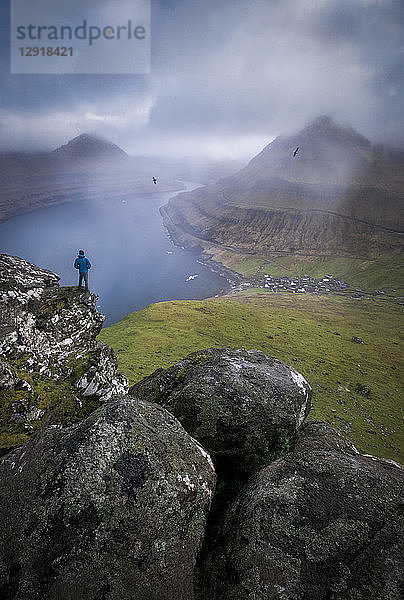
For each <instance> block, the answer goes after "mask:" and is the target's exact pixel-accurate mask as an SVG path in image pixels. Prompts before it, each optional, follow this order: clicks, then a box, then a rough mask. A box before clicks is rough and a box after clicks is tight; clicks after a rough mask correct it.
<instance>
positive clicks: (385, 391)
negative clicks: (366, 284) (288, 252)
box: [99, 290, 404, 462]
mask: <svg viewBox="0 0 404 600" xmlns="http://www.w3.org/2000/svg"><path fill="white" fill-rule="evenodd" d="M401 314H402V307H401V306H399V305H398V304H395V303H393V302H392V301H389V300H387V299H384V298H375V299H372V298H370V299H362V300H353V299H350V298H346V297H339V296H331V295H328V296H311V295H306V296H304V295H299V296H297V295H291V294H273V293H269V292H266V291H264V290H253V291H252V290H248V291H245V292H241V293H238V294H234V295H230V296H224V297H221V298H210V299H207V300H200V301H196V300H195V301H194V300H190V301H171V302H160V303H158V304H152V305H150V306H148V307H147V308H145V309H144V310H141V311H138V312H135V313H132V314H130V315H128V316H126V317H125V318H124V319H122V320H121V321H120V322H119V323H117V324H115V325H113V326H111V327H108V328H106V329H103V330H102V332H101V334H100V336H99V337H100V338H101V340H102V341H104V342H106V343H107V344H109V345H111V346H112V347H113V348H114V350H115V352H116V353H117V356H118V363H119V369H120V370H121V371H123V372H124V373H125V375H126V376H127V377H128V378H129V380H130V382H131V384H133V383H135V382H136V381H139V380H140V379H142V378H143V377H145V376H146V375H148V374H150V373H152V372H153V371H154V370H155V369H157V368H159V367H163V368H167V367H168V366H169V365H171V364H173V363H175V362H177V361H178V360H180V359H182V358H184V357H185V356H186V355H187V354H188V353H189V352H192V351H195V350H199V349H203V348H208V347H222V346H227V347H229V348H247V349H249V348H256V349H259V350H262V351H264V352H265V353H266V354H269V355H271V356H275V357H277V358H279V359H281V360H283V361H285V362H286V363H288V364H290V365H292V366H293V367H295V368H296V369H297V370H298V371H300V372H301V373H302V374H303V375H304V376H305V377H306V378H307V380H308V381H309V383H310V384H311V385H312V387H313V391H314V394H313V409H312V411H311V413H310V418H312V419H322V420H324V421H326V422H328V423H330V424H331V425H333V426H334V427H336V428H337V429H339V430H340V431H341V432H342V433H343V434H344V435H345V436H346V437H347V438H348V439H350V440H351V441H352V442H354V443H355V444H356V445H357V447H358V448H360V449H361V450H362V451H365V452H368V453H370V454H374V455H376V456H381V457H385V458H392V459H395V460H398V461H400V462H404V451H403V447H402V445H401V446H400V442H401V439H402V438H401V433H400V432H401V430H400V420H402V409H403V406H402V404H400V399H401V398H402V397H403V393H402V392H403V389H402V386H401V381H400V367H401V368H402V367H403V364H402V363H403V360H402V351H401V353H400V322H401ZM352 336H356V337H361V338H362V339H363V342H364V343H363V344H357V343H354V342H353V341H352ZM400 411H401V412H400Z"/></svg>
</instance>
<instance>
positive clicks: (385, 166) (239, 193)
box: [162, 116, 404, 257]
mask: <svg viewBox="0 0 404 600" xmlns="http://www.w3.org/2000/svg"><path fill="white" fill-rule="evenodd" d="M403 167H404V162H403V161H402V155H401V158H400V156H399V155H397V154H396V155H395V157H394V160H392V159H391V156H390V155H389V154H388V153H387V152H384V153H383V152H382V151H381V149H378V148H375V147H373V146H372V144H371V143H370V141H369V140H367V139H366V138H365V137H363V136H362V135H360V134H359V133H358V132H356V131H355V130H354V129H352V127H349V126H342V125H339V124H337V123H335V122H334V121H333V120H332V119H331V118H330V117H325V116H323V117H320V118H318V119H316V120H315V121H314V122H312V123H310V124H309V125H308V126H307V127H306V128H304V129H303V130H302V131H300V132H298V133H296V134H294V135H291V136H288V137H284V136H280V137H278V138H276V139H275V140H274V141H273V142H272V143H271V144H269V145H268V146H266V147H265V148H264V149H263V150H262V151H261V152H260V153H259V154H258V155H257V156H255V157H254V158H253V159H252V160H251V161H250V162H249V163H248V165H247V166H246V167H244V168H243V169H241V170H240V171H238V172H237V173H236V174H234V175H232V176H230V177H227V178H225V179H222V180H219V182H218V183H217V184H216V185H214V186H208V187H205V188H199V189H197V190H195V191H194V192H190V193H187V194H180V195H179V196H177V197H175V198H174V199H171V200H170V202H169V203H168V205H166V206H165V207H164V208H163V209H162V214H163V216H164V219H165V223H166V225H167V227H168V228H169V229H170V231H171V234H172V235H173V236H174V238H175V239H178V240H179V241H180V242H181V244H187V245H188V246H201V247H203V248H205V249H206V248H208V247H209V244H211V245H212V244H213V245H221V246H226V247H229V248H233V249H236V250H242V251H246V252H251V253H257V254H264V255H265V254H267V255H270V254H279V253H280V254H302V255H337V256H338V255H339V256H341V255H346V256H363V257H365V256H369V255H371V254H372V253H375V252H381V251H384V250H391V249H395V248H398V247H400V245H401V237H400V235H399V233H398V232H402V231H403V229H404V213H403V197H404V195H403V192H404V169H403Z"/></svg>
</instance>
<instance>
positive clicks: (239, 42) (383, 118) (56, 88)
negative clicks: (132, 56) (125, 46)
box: [0, 0, 404, 156]
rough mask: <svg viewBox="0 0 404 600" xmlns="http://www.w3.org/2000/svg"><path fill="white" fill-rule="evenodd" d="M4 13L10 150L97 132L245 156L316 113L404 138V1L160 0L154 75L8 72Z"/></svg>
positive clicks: (389, 138) (140, 148)
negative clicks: (81, 133)
mask: <svg viewBox="0 0 404 600" xmlns="http://www.w3.org/2000/svg"><path fill="white" fill-rule="evenodd" d="M27 2H28V0H27ZM91 2H92V3H93V0H91ZM3 4H4V3H3ZM84 5H86V0H83V2H81V3H79V4H75V6H84ZM2 11H3V14H2V15H1V16H2V17H3V18H2V19H1V23H2V24H3V25H2V26H1V27H2V31H1V33H2V34H4V35H2V41H1V43H2V53H1V55H2V59H1V63H0V66H1V78H2V82H1V83H2V87H1V89H2V92H1V96H0V123H1V131H2V133H1V134H0V135H1V138H0V144H1V147H2V148H3V149H4V148H6V147H10V146H14V147H43V148H45V147H54V146H56V145H59V144H61V143H64V142H65V141H66V139H67V138H70V137H73V136H74V135H76V134H77V133H80V132H83V131H92V132H93V133H98V134H100V135H102V136H104V137H107V138H109V139H111V140H112V141H114V142H115V143H118V144H119V145H121V146H122V147H124V148H125V149H126V150H128V151H130V152H134V153H135V152H136V153H145V152H150V153H162V154H164V153H165V154H169V155H173V154H177V155H181V154H192V153H195V154H198V153H212V154H215V155H220V154H223V155H225V154H228V155H232V154H233V155H237V154H243V155H245V156H248V155H252V154H254V153H255V152H256V151H258V150H259V149H260V147H261V146H262V145H264V144H265V143H267V142H268V141H270V140H271V139H272V138H273V137H274V136H275V135H277V134H279V133H281V132H284V131H291V130H293V129H296V128H298V127H301V126H303V125H304V124H305V123H306V122H307V121H308V120H310V119H312V118H315V117H316V116H318V115H319V114H331V115H332V116H334V117H335V118H336V119H337V120H340V121H344V122H349V123H350V124H351V125H353V126H354V127H356V128H357V129H358V130H360V131H361V132H362V133H364V134H365V135H367V136H368V137H370V138H371V139H372V140H374V141H383V142H384V143H393V144H396V145H398V144H400V143H401V140H402V139H403V133H404V114H403V109H402V106H403V105H404V89H403V85H404V84H403V82H404V72H403V69H404V67H403V65H404V42H403V40H404V35H403V34H404V31H403V29H404V14H403V13H404V4H403V2H402V1H401V0H338V2H336V1H335V0H274V1H271V0H221V1H220V2H217V0H216V1H213V0H205V1H204V2H201V1H200V0H170V1H163V0H160V1H158V0H152V71H151V74H150V75H149V76H146V75H138V76H135V75H134V76H130V75H129V76H118V75H116V76H113V75H105V76H95V75H93V76H91V75H90V76H84V75H66V76H45V75H38V76H28V75H9V74H8V69H9V68H8V49H7V48H8V32H7V30H6V28H5V26H4V23H8V22H9V20H8V16H7V14H5V12H4V11H5V8H4V7H3V8H2Z"/></svg>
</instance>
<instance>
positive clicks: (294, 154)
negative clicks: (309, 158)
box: [293, 146, 299, 156]
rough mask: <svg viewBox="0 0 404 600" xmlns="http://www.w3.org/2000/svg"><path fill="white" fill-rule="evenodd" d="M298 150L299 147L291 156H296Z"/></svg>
mask: <svg viewBox="0 0 404 600" xmlns="http://www.w3.org/2000/svg"><path fill="white" fill-rule="evenodd" d="M298 150H299V146H298V147H297V148H296V150H295V151H294V152H293V156H296V154H297V151H298Z"/></svg>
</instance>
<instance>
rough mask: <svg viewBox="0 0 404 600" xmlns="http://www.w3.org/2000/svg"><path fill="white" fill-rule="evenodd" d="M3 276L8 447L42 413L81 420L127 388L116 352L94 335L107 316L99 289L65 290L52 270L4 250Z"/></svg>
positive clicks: (0, 397)
mask: <svg viewBox="0 0 404 600" xmlns="http://www.w3.org/2000/svg"><path fill="white" fill-rule="evenodd" d="M0 274H1V285H0V359H1V365H0V401H1V406H2V411H1V417H0V419H1V423H0V447H1V446H3V447H4V446H5V447H7V446H10V445H13V443H14V442H20V441H22V439H23V438H21V437H19V436H21V435H26V434H28V433H30V432H32V431H33V430H34V429H35V427H36V426H37V425H39V424H40V422H41V421H42V418H45V417H49V418H51V419H52V422H54V423H60V422H64V423H66V422H69V420H70V419H71V418H73V419H74V418H75V416H76V417H77V418H80V419H82V418H83V417H84V416H85V415H86V414H88V413H89V412H91V410H94V408H95V407H96V405H97V403H99V402H105V400H108V399H109V398H111V397H112V396H113V395H114V394H122V393H125V392H126V391H127V388H128V386H127V380H126V378H125V377H124V376H123V375H120V374H117V372H116V370H117V361H116V357H115V355H114V353H113V351H112V350H111V349H110V348H109V347H108V346H106V345H104V344H102V343H101V342H98V341H97V340H96V336H97V335H98V333H99V332H100V330H101V327H102V323H103V321H104V316H103V315H101V314H100V313H99V312H98V311H97V309H96V308H95V305H96V302H97V296H96V295H95V294H92V293H91V292H89V293H85V292H80V291H79V290H77V288H76V287H71V288H70V287H67V288H66V287H64V288H60V287H59V286H58V281H59V277H58V276H57V275H56V274H55V273H52V272H50V271H47V270H45V269H39V268H38V267H36V266H35V265H32V264H30V263H28V262H26V261H24V260H22V259H20V258H17V257H12V256H7V255H4V254H3V255H0ZM51 413H52V415H53V416H52V417H51V416H50V415H51ZM34 416H36V417H37V418H33V417H34ZM2 437H3V443H1V439H2Z"/></svg>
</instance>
